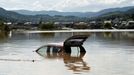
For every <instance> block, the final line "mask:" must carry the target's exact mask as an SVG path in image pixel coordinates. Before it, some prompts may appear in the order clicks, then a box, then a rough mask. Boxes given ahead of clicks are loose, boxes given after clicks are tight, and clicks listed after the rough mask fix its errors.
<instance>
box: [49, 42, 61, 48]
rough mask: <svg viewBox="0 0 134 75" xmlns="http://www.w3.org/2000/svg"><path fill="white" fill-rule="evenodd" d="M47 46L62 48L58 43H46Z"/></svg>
mask: <svg viewBox="0 0 134 75" xmlns="http://www.w3.org/2000/svg"><path fill="white" fill-rule="evenodd" d="M47 46H57V47H63V42H59V43H48V44H47Z"/></svg>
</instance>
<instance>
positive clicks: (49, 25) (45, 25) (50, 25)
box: [39, 23, 55, 30]
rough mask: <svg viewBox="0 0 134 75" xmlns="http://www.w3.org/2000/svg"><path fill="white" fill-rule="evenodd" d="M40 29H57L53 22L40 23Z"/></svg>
mask: <svg viewBox="0 0 134 75" xmlns="http://www.w3.org/2000/svg"><path fill="white" fill-rule="evenodd" d="M39 29H41V30H53V29H55V26H54V24H53V23H41V24H40V25H39Z"/></svg>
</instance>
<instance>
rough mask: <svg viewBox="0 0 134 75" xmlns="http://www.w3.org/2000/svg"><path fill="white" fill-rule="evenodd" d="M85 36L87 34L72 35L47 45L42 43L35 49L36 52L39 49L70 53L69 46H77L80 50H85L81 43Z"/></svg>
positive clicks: (86, 36)
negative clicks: (62, 40)
mask: <svg viewBox="0 0 134 75" xmlns="http://www.w3.org/2000/svg"><path fill="white" fill-rule="evenodd" d="M87 38H88V35H74V36H72V37H70V38H68V39H66V40H65V41H64V42H61V43H49V44H47V45H44V46H42V47H40V48H39V49H37V50H36V52H37V53H38V52H39V51H46V52H54V53H59V52H66V53H71V47H77V48H79V50H80V52H86V51H85V49H84V47H83V46H82V45H83V43H84V41H86V39H87ZM42 49H43V50H42Z"/></svg>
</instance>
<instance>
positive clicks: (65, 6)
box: [0, 0, 134, 12]
mask: <svg viewBox="0 0 134 75" xmlns="http://www.w3.org/2000/svg"><path fill="white" fill-rule="evenodd" d="M132 5H134V0H0V7H3V8H5V9H8V10H18V9H25V10H34V11H39V10H56V11H68V12H74V11H75V12H87V11H99V10H102V9H106V8H115V7H125V6H132Z"/></svg>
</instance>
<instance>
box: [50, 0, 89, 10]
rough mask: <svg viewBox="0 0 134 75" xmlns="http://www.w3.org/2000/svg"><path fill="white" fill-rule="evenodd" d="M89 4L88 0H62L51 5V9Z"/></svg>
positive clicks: (63, 8)
mask: <svg viewBox="0 0 134 75" xmlns="http://www.w3.org/2000/svg"><path fill="white" fill-rule="evenodd" d="M89 4H90V2H89V1H88V0H63V1H61V2H59V3H57V4H55V5H53V6H52V8H51V9H57V10H60V11H62V10H65V9H71V8H77V7H84V6H87V5H89Z"/></svg>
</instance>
